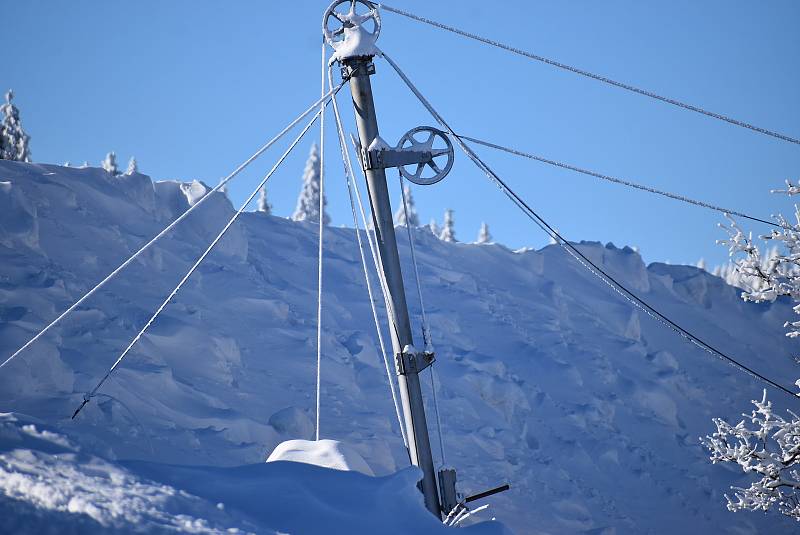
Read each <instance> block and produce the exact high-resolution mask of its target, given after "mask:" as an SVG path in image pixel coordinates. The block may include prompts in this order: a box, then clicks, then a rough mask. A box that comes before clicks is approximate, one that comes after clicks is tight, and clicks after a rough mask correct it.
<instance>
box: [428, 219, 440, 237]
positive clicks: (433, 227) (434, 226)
mask: <svg viewBox="0 0 800 535" xmlns="http://www.w3.org/2000/svg"><path fill="white" fill-rule="evenodd" d="M428 228H429V229H431V233H432V234H433V235H434V236H436V237H437V238H438V237H439V234H440V232H441V231H440V230H439V224H438V223H437V222H436V220H435V219H431V222H430V223H428Z"/></svg>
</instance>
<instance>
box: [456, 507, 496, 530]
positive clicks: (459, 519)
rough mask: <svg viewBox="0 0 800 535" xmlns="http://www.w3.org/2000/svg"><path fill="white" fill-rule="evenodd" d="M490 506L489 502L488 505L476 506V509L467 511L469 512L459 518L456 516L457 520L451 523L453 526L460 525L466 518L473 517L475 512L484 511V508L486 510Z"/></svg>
mask: <svg viewBox="0 0 800 535" xmlns="http://www.w3.org/2000/svg"><path fill="white" fill-rule="evenodd" d="M488 508H489V504H488V503H487V504H486V505H481V506H480V507H476V508H475V509H473V510H472V511H469V512H467V514H465V515H461V516H459V517H458V518H456V519H455V520H453V523H452V524H450V525H451V526H457V525H459V524H460V523H461V522H463V521H464V520H466V519H467V518H469V517H471V516H472V515H474V514H476V513H480V512H481V511H484V510H486V509H488Z"/></svg>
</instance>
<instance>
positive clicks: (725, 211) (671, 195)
mask: <svg viewBox="0 0 800 535" xmlns="http://www.w3.org/2000/svg"><path fill="white" fill-rule="evenodd" d="M459 136H460V137H461V139H465V140H467V141H470V142H472V143H477V144H479V145H483V146H485V147H490V148H493V149H497V150H501V151H504V152H507V153H509V154H514V155H516V156H522V157H523V158H528V159H530V160H536V161H537V162H542V163H546V164H548V165H553V166H555V167H561V168H562V169H568V170H570V171H575V172H576V173H582V174H584V175H589V176H593V177H596V178H600V179H602V180H607V181H608V182H613V183H615V184H622V185H623V186H628V187H631V188H635V189H639V190H642V191H647V192H649V193H655V194H657V195H663V196H664V197H669V198H670V199H675V200H677V201H682V202H685V203H689V204H694V205H696V206H701V207H703V208H708V209H709V210H716V211H717V212H722V213H723V214H731V215H735V216H739V217H742V218H745V219H750V220H752V221H758V222H759V223H764V224H766V225H771V226H773V227H780V225H778V224H776V223H773V222H772V221H767V220H766V219H761V218H758V217H754V216H750V215H747V214H744V213H742V212H737V211H736V210H729V209H728V208H723V207H721V206H716V205H714V204H710V203H707V202H703V201H698V200H695V199H692V198H690V197H686V196H684V195H679V194H677V193H670V192H668V191H662V190H659V189H656V188H653V187H650V186H645V185H642V184H637V183H635V182H630V181H628V180H623V179H621V178H616V177H613V176H609V175H604V174H601V173H597V172H595V171H590V170H588V169H582V168H580V167H576V166H574V165H570V164H567V163H563V162H559V161H556V160H550V159H547V158H544V157H542V156H536V155H535V154H530V153H527V152H522V151H520V150H516V149H512V148H509V147H504V146H503V145H496V144H495V143H490V142H488V141H482V140H480V139H475V138H474V137H469V136H464V135H460V134H459Z"/></svg>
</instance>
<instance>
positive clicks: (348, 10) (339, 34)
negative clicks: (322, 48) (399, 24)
mask: <svg viewBox="0 0 800 535" xmlns="http://www.w3.org/2000/svg"><path fill="white" fill-rule="evenodd" d="M355 27H360V28H361V30H362V31H364V32H365V33H366V34H367V35H369V36H372V37H373V39H377V38H378V34H379V33H380V31H381V17H380V15H379V14H378V9H377V8H376V7H375V5H374V4H373V3H372V2H369V1H367V0H335V1H334V2H333V3H332V4H331V5H330V6H328V9H326V10H325V15H323V17H322V33H323V35H324V36H325V41H326V42H327V43H328V44H329V45H330V46H332V47H334V48H336V46H335V45H338V44H339V43H341V42H342V41H344V38H345V29H348V28H355Z"/></svg>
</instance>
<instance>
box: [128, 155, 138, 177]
mask: <svg viewBox="0 0 800 535" xmlns="http://www.w3.org/2000/svg"><path fill="white" fill-rule="evenodd" d="M138 172H139V166H138V165H136V158H134V157H133V156H131V159H130V160H128V169H127V170H126V171H125V174H126V175H132V174H134V173H138Z"/></svg>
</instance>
